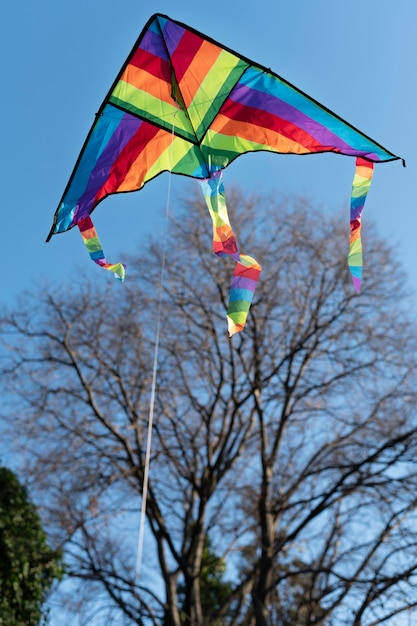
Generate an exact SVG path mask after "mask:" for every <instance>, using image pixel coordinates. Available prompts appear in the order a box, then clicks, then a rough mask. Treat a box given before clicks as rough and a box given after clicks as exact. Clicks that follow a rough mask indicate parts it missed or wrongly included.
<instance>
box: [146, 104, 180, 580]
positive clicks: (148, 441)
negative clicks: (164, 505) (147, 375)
mask: <svg viewBox="0 0 417 626" xmlns="http://www.w3.org/2000/svg"><path fill="white" fill-rule="evenodd" d="M176 114H177V112H175V114H174V119H173V122H172V131H171V132H172V137H171V148H170V156H169V161H170V163H169V175H168V189H167V202H166V208H165V223H164V233H163V238H162V239H163V247H162V262H161V271H160V276H159V285H158V306H157V322H156V332H155V349H154V357H153V368H152V385H151V397H150V402H149V416H148V433H147V439H146V452H145V467H144V472H143V487H142V505H141V511H140V520H139V537H138V548H137V556H136V581H137V582H139V579H140V573H141V568H142V558H143V541H144V535H145V520H146V504H147V499H148V487H149V468H150V458H151V449H152V430H153V419H154V413H155V396H156V382H157V374H158V356H159V340H160V335H161V317H162V289H163V285H164V278H165V266H166V256H167V240H168V218H169V214H170V201H171V179H172V161H173V159H172V155H173V145H174V128H175V127H174V124H175V116H176Z"/></svg>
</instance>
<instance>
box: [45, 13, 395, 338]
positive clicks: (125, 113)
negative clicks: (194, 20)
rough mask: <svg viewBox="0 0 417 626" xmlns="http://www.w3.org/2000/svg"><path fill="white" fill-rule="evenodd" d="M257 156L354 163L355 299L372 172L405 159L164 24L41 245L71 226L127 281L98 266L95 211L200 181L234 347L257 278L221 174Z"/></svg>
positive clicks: (153, 27) (145, 36) (127, 72)
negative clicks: (170, 177)
mask: <svg viewBox="0 0 417 626" xmlns="http://www.w3.org/2000/svg"><path fill="white" fill-rule="evenodd" d="M263 150H266V151H270V152H275V153H280V154H290V153H291V154H314V153H322V152H334V153H337V154H343V155H347V156H353V157H355V158H356V172H355V177H354V181H353V186H352V197H351V217H350V249H349V255H348V264H349V268H350V271H351V274H352V278H353V283H354V286H355V289H356V290H357V291H359V289H360V284H361V280H362V243H361V237H360V230H361V216H362V210H363V206H364V203H365V199H366V196H367V193H368V190H369V186H370V182H371V178H372V173H373V166H374V163H381V162H387V161H393V160H397V159H399V158H400V157H398V156H396V155H395V154H393V153H392V152H389V151H388V150H386V149H385V148H383V147H382V146H381V145H380V144H378V143H377V142H375V141H374V140H372V139H370V138H369V137H367V136H366V135H364V134H363V133H361V132H360V131H358V130H357V129H356V128H354V127H353V126H352V125H350V124H349V123H348V122H346V121H344V120H343V119H341V118H340V117H339V116H337V115H336V114H334V113H332V112H331V111H330V110H329V109H327V108H326V107H324V106H323V105H321V104H319V103H318V102H317V101H315V100H314V99H313V98H311V97H310V96H308V95H307V94H305V93H303V92H302V91H300V90H299V89H297V88H296V87H294V86H293V85H291V84H290V83H289V82H287V81H286V80H284V79H283V78H281V77H280V76H278V75H277V74H275V73H273V72H272V71H271V70H269V69H267V68H265V67H262V66H260V65H259V64H257V63H254V62H253V61H251V60H250V59H247V58H246V57H244V56H242V55H239V54H237V53H236V52H234V51H232V50H230V49H229V48H226V47H225V46H223V45H222V44H219V43H218V42H216V41H214V40H213V39H211V38H209V37H207V36H206V35H203V34H202V33H200V32H198V31H196V30H194V29H193V28H190V27H189V26H186V25H185V24H182V23H180V22H177V21H175V20H172V19H170V18H169V17H167V16H164V15H159V14H156V15H153V16H152V17H151V18H150V19H149V21H148V23H147V24H146V26H145V27H144V29H143V31H142V33H141V34H140V36H139V38H138V40H137V41H136V43H135V45H134V46H133V48H132V50H131V52H130V54H129V56H128V58H127V59H126V62H125V63H124V65H123V67H122V68H121V70H120V72H119V74H118V76H117V77H116V79H115V81H114V83H113V85H112V86H111V88H110V90H109V92H108V94H107V96H106V97H105V99H104V101H103V103H102V105H101V106H100V109H99V111H98V113H97V116H96V119H95V122H94V124H93V126H92V128H91V130H90V132H89V134H88V136H87V138H86V140H85V142H84V145H83V147H82V150H81V153H80V155H79V157H78V160H77V163H76V165H75V167H74V170H73V172H72V174H71V177H70V179H69V182H68V184H67V187H66V189H65V191H64V194H63V196H62V199H61V201H60V203H59V205H58V208H57V210H56V212H55V216H54V222H53V226H52V228H51V231H50V233H49V235H48V238H47V241H49V239H50V238H51V236H52V235H54V234H57V233H62V232H65V231H67V230H70V229H71V228H73V227H74V226H78V227H79V229H80V231H81V234H82V237H83V240H84V242H85V244H86V246H87V249H88V251H89V253H90V256H91V258H92V259H93V260H94V261H95V262H96V263H98V264H99V265H100V266H102V267H104V268H105V269H108V270H110V271H112V272H113V273H114V274H115V276H116V277H117V278H119V279H120V280H123V278H124V272H125V268H124V266H123V265H122V264H120V263H117V264H111V263H108V262H107V261H106V259H105V257H104V253H103V250H102V248H101V244H100V242H99V239H98V237H97V233H96V231H95V228H94V226H93V223H92V221H91V217H90V214H91V213H92V212H93V210H94V209H95V207H96V206H97V205H98V204H99V203H100V202H101V201H102V200H103V199H104V198H106V197H107V196H109V195H111V194H115V193H122V192H128V191H136V190H138V189H141V188H142V187H143V186H144V185H145V184H146V183H147V182H148V181H150V180H151V179H152V178H155V177H156V176H158V175H159V174H161V173H162V172H164V171H170V172H172V173H173V174H182V175H185V176H191V177H193V178H197V179H200V181H201V186H202V190H203V194H204V196H205V198H206V202H207V206H208V209H209V212H210V215H211V218H212V221H213V248H214V252H215V253H216V254H217V255H220V256H224V255H229V256H231V257H232V258H233V259H234V260H235V261H236V267H235V271H234V275H233V278H232V285H231V290H230V300H229V308H228V312H227V319H228V328H229V334H230V335H233V334H234V333H236V332H239V331H241V330H242V329H243V328H244V325H245V322H246V318H247V315H248V311H249V307H250V304H251V301H252V297H253V293H254V289H255V286H256V282H257V280H258V278H259V275H260V272H261V267H260V265H259V264H258V263H257V261H256V260H255V259H253V258H252V257H250V256H247V255H245V254H241V253H240V252H239V250H238V246H237V244H236V238H235V236H234V233H233V230H232V227H231V225H230V222H229V218H228V215H227V208H226V203H225V195H224V189H223V183H222V170H223V169H225V168H226V167H227V166H228V165H229V164H230V163H231V162H232V161H233V160H234V159H235V158H237V157H238V156H240V155H241V154H245V153H247V152H257V151H263Z"/></svg>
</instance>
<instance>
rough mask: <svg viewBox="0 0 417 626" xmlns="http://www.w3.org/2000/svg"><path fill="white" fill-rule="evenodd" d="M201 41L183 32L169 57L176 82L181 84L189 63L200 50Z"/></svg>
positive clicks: (189, 33) (193, 35) (195, 36)
mask: <svg viewBox="0 0 417 626" xmlns="http://www.w3.org/2000/svg"><path fill="white" fill-rule="evenodd" d="M203 41H204V40H203V39H201V37H198V36H197V35H195V34H194V33H191V32H189V31H185V33H184V35H183V36H182V37H181V41H180V42H179V44H178V45H177V47H176V48H175V52H174V53H173V54H172V56H171V61H172V66H173V68H174V70H175V76H176V78H177V81H178V82H181V79H182V77H183V76H184V74H185V72H186V71H187V69H188V67H189V65H190V63H191V61H192V60H193V59H194V57H195V55H196V54H197V52H198V51H199V49H200V48H201V45H202V43H203Z"/></svg>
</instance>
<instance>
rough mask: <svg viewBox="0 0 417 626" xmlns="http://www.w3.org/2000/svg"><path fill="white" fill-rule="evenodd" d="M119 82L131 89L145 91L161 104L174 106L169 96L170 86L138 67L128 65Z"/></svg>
mask: <svg viewBox="0 0 417 626" xmlns="http://www.w3.org/2000/svg"><path fill="white" fill-rule="evenodd" d="M120 80H123V81H124V82H125V83H128V84H129V85H132V87H136V89H140V90H141V91H145V92H146V93H148V94H150V95H151V96H154V97H155V98H158V99H159V100H162V101H163V102H168V103H169V104H174V101H173V99H172V96H171V84H170V83H167V82H166V81H164V80H162V79H158V78H156V77H155V76H153V75H152V74H149V73H148V72H146V71H145V70H143V69H141V68H139V67H135V66H134V65H128V66H127V68H126V69H125V71H124V72H123V74H122V76H121V79H120Z"/></svg>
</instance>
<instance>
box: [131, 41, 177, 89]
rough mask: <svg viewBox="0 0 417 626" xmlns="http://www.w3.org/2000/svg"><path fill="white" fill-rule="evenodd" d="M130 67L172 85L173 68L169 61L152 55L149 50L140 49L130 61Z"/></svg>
mask: <svg viewBox="0 0 417 626" xmlns="http://www.w3.org/2000/svg"><path fill="white" fill-rule="evenodd" d="M129 65H134V66H135V67H138V68H139V69H142V70H145V72H149V74H152V76H155V77H156V78H160V79H162V80H165V81H166V82H167V83H171V66H170V64H169V62H168V61H166V60H165V59H162V58H161V57H158V56H156V55H155V54H151V53H150V52H148V51H147V50H141V49H140V48H138V49H137V50H136V52H135V54H134V55H133V57H132V58H131V60H130V63H129Z"/></svg>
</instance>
